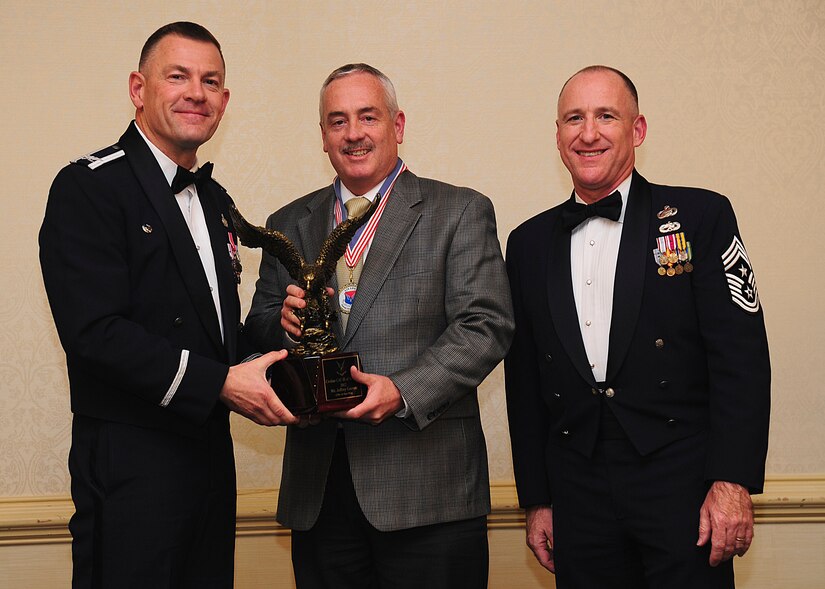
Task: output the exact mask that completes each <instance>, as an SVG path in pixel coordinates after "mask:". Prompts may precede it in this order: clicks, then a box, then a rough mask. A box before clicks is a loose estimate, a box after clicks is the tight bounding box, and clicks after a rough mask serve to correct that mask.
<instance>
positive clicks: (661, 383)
mask: <svg viewBox="0 0 825 589" xmlns="http://www.w3.org/2000/svg"><path fill="white" fill-rule="evenodd" d="M668 386H670V383H669V382H668V381H666V380H663V381H662V382H660V383H659V388H660V389H666V388H667V387H668Z"/></svg>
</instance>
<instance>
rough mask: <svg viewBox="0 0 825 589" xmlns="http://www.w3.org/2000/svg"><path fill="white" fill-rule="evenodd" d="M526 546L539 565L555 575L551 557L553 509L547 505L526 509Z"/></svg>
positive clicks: (553, 561) (554, 563) (554, 566)
mask: <svg viewBox="0 0 825 589" xmlns="http://www.w3.org/2000/svg"><path fill="white" fill-rule="evenodd" d="M526 515H527V546H529V547H530V550H532V551H533V556H535V557H536V560H537V561H539V564H540V565H541V566H543V567H544V568H546V569H547V570H548V571H550V572H551V573H553V574H555V573H556V562H555V560H554V557H553V508H552V507H550V506H549V505H535V506H533V507H528V508H527V510H526Z"/></svg>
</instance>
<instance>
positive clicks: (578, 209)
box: [561, 190, 622, 231]
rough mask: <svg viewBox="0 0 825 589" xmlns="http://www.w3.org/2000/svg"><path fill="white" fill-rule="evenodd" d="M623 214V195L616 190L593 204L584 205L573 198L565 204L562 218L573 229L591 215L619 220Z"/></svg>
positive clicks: (566, 225) (570, 229)
mask: <svg viewBox="0 0 825 589" xmlns="http://www.w3.org/2000/svg"><path fill="white" fill-rule="evenodd" d="M621 214H622V195H621V194H619V191H618V190H616V191H615V192H614V193H613V194H611V195H610V196H606V197H604V198H602V199H600V200H597V201H596V202H594V203H593V204H589V205H583V204H581V203H578V202H576V201H575V197H574V198H571V199H570V200H568V201H567V202H566V203H565V204H564V209H562V212H561V220H562V223H564V228H565V229H567V230H568V231H572V230H573V229H575V228H576V227H578V226H579V224H580V223H583V222H584V221H586V220H587V219H589V218H590V217H604V218H605V219H610V220H611V221H618V220H619V217H620V216H621Z"/></svg>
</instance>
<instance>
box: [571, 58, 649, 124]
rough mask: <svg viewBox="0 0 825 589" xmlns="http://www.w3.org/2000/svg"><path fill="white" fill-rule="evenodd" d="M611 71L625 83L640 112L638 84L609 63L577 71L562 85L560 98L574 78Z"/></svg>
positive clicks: (636, 111) (636, 109)
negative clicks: (608, 64)
mask: <svg viewBox="0 0 825 589" xmlns="http://www.w3.org/2000/svg"><path fill="white" fill-rule="evenodd" d="M595 72H600V73H610V74H614V75H616V76H617V77H618V78H619V79H620V80H621V81H622V84H623V85H624V87H625V89H626V90H627V92H628V94H629V95H630V98H631V100H632V102H633V106H634V108H635V114H639V93H638V92H637V91H636V85H635V84H634V83H633V80H631V79H630V78H628V77H627V75H626V74H625V73H624V72H621V71H619V70H617V69H616V68H612V67H610V66H607V65H589V66H587V67H586V68H582V69H580V70H579V71H577V72H576V73H575V74H573V75H572V76H570V77H569V78H568V79H567V81H566V82H565V83H564V85H563V86H562V87H561V91H560V92H559V100H561V95H562V94H563V93H564V89H565V88H567V85H568V84H569V83H570V82H571V81H572V80H573V78H575V77H577V76H579V75H581V74H588V73H595Z"/></svg>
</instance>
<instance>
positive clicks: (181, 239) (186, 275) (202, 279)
mask: <svg viewBox="0 0 825 589" xmlns="http://www.w3.org/2000/svg"><path fill="white" fill-rule="evenodd" d="M120 146H121V147H122V148H123V149H124V151H125V152H126V157H127V158H128V160H129V163H130V165H131V166H132V169H133V171H134V173H135V176H136V177H137V179H138V181H139V182H140V185H141V186H142V187H143V191H144V193H145V194H146V198H147V199H148V200H149V201H150V202H151V203H152V206H153V207H154V208H155V210H156V211H157V213H158V216H160V218H161V220H162V221H163V225H164V227H165V228H166V234H167V236H168V238H169V245H170V247H171V249H172V253H173V255H174V256H175V260H176V261H177V263H178V269H179V270H180V274H181V279H182V280H183V283H184V285H185V286H186V290H187V291H188V292H189V296H190V297H191V299H192V304H193V305H194V307H195V310H196V312H197V314H198V317H199V318H200V321H201V323H202V324H203V328H204V330H205V331H206V332H207V333H208V334H209V337H210V339H211V340H212V342H213V343H214V344H215V346H216V349H217V350H223V349H224V346H223V342H222V341H221V332H220V326H219V324H218V314H217V312H216V311H215V303H214V301H213V300H212V295H211V294H210V292H209V283H208V282H207V280H206V273H205V272H204V271H203V265H202V264H201V260H200V257H199V256H198V252H197V250H196V249H195V244H194V242H193V241H192V234H191V233H190V232H189V227H188V226H187V225H186V221H185V220H184V218H183V215H182V214H181V212H180V208H179V207H178V203H177V202H176V201H175V197H174V195H173V194H172V189H171V188H170V187H169V184H167V182H166V178H165V177H164V176H163V172H162V171H161V169H160V166H158V163H157V160H155V156H154V155H152V152H151V151H150V150H149V147H148V146H147V145H146V142H145V141H144V140H143V138H142V137H141V136H140V134H139V133H138V131H137V128H136V127H135V123H134V122H132V124H131V125H130V126H129V128H128V129H127V130H126V133H124V134H123V136H122V137H121V138H120ZM158 287H159V288H162V287H163V286H162V285H158Z"/></svg>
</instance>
